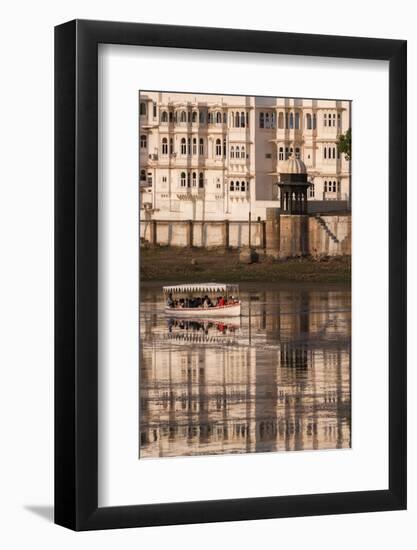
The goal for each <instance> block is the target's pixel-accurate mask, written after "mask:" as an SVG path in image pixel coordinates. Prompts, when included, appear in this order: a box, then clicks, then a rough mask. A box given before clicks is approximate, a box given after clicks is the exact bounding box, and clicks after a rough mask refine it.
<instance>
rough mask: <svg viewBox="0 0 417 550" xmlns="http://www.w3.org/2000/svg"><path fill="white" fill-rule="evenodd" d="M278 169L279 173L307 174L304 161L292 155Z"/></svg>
mask: <svg viewBox="0 0 417 550" xmlns="http://www.w3.org/2000/svg"><path fill="white" fill-rule="evenodd" d="M279 171H280V174H307V168H306V165H305V164H304V162H303V161H302V160H300V159H296V158H294V157H293V156H291V157H290V158H289V159H288V160H286V161H285V162H283V163H282V164H281V167H280V170H279Z"/></svg>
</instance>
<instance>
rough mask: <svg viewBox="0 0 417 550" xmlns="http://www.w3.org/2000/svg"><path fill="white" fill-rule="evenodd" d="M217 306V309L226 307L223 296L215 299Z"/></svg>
mask: <svg viewBox="0 0 417 550" xmlns="http://www.w3.org/2000/svg"><path fill="white" fill-rule="evenodd" d="M217 305H218V306H219V307H223V306H224V305H226V302H225V301H224V298H223V296H219V297H218V299H217Z"/></svg>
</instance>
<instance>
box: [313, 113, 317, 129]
mask: <svg viewBox="0 0 417 550" xmlns="http://www.w3.org/2000/svg"><path fill="white" fill-rule="evenodd" d="M316 128H317V116H316V115H315V114H313V130H315V129H316Z"/></svg>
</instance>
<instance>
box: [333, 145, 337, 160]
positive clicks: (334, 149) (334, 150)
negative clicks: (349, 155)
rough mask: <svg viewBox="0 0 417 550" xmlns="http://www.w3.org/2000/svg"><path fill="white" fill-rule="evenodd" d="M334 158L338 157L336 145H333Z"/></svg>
mask: <svg viewBox="0 0 417 550" xmlns="http://www.w3.org/2000/svg"><path fill="white" fill-rule="evenodd" d="M333 158H334V159H335V158H336V147H333Z"/></svg>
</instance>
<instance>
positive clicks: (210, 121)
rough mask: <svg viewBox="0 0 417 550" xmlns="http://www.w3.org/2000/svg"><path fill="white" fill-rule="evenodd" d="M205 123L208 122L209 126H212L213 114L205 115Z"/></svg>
mask: <svg viewBox="0 0 417 550" xmlns="http://www.w3.org/2000/svg"><path fill="white" fill-rule="evenodd" d="M207 122H208V123H209V124H213V113H209V114H208V115H207Z"/></svg>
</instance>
